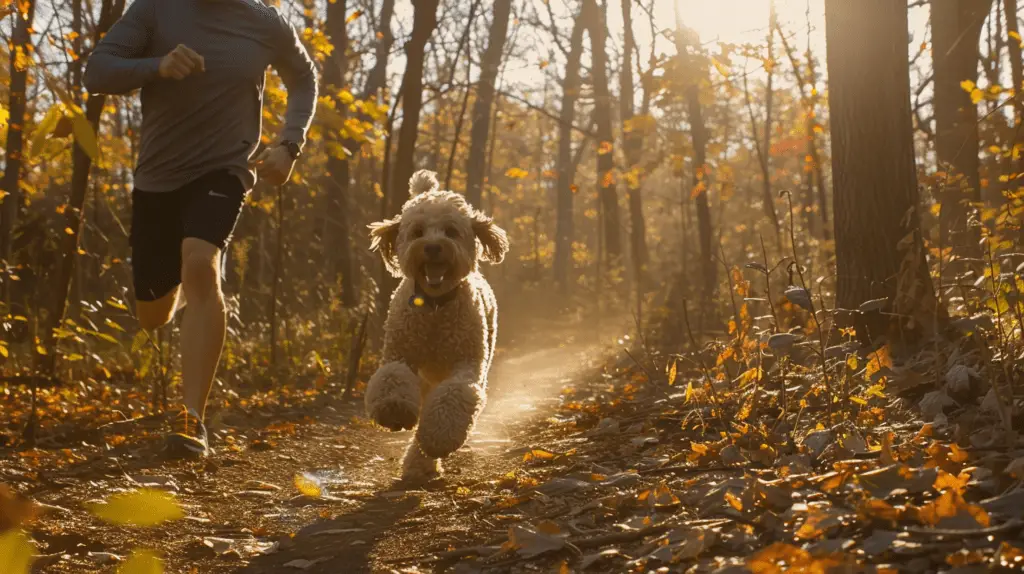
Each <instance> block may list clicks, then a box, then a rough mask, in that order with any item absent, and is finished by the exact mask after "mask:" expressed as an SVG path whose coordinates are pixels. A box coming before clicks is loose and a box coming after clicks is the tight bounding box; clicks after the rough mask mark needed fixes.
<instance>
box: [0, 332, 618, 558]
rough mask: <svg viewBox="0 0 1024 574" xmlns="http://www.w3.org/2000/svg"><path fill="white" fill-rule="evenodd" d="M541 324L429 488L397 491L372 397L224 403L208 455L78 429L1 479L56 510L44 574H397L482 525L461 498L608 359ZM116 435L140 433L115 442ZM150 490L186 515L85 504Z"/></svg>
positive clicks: (2, 467) (140, 429) (143, 437)
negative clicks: (155, 556)
mask: <svg viewBox="0 0 1024 574" xmlns="http://www.w3.org/2000/svg"><path fill="white" fill-rule="evenodd" d="M540 332H541V333H544V334H545V335H546V336H545V337H544V338H543V340H541V338H539V337H537V336H531V334H530V332H529V331H526V332H522V331H520V333H521V334H520V338H519V340H518V341H515V340H513V341H512V343H513V345H514V348H515V350H514V351H509V350H507V347H506V348H504V349H501V348H500V349H499V354H498V356H497V357H496V361H495V365H494V368H493V369H492V372H491V377H490V392H489V400H488V405H487V407H486V409H485V411H484V412H483V414H482V415H481V420H480V421H479V424H478V426H477V429H476V432H475V433H474V435H473V437H472V439H471V441H470V442H469V444H468V445H467V446H466V447H464V448H463V449H461V450H459V451H458V452H456V453H455V454H453V455H452V456H451V457H449V459H448V460H447V461H446V464H445V467H446V471H447V472H446V477H445V479H444V480H443V481H439V482H437V483H435V484H431V485H428V487H426V488H424V489H419V490H401V489H399V488H398V487H397V485H396V480H397V477H398V475H399V472H400V460H401V454H402V452H403V450H404V447H405V445H406V444H407V442H408V440H409V439H410V438H411V433H409V432H403V433H388V432H387V431H384V430H382V429H380V428H378V427H375V426H373V425H371V424H370V423H369V422H368V421H367V419H366V418H365V416H364V413H363V408H362V402H361V400H357V401H354V402H350V403H342V402H340V401H338V400H337V399H334V398H322V397H321V398H319V399H317V400H316V401H314V402H313V403H312V404H310V403H306V404H302V405H295V406H293V407H282V406H278V407H274V408H264V407H261V406H258V405H248V406H238V407H231V408H226V409H222V410H220V411H214V413H213V415H212V417H211V419H212V422H211V425H210V427H211V432H212V433H213V437H214V440H213V443H214V445H216V447H217V454H216V456H214V457H211V458H210V459H209V460H208V461H206V462H178V461H165V460H163V458H162V456H161V455H160V453H159V450H160V446H161V444H162V441H161V439H160V436H161V434H160V426H159V420H158V419H157V418H153V419H152V420H137V421H138V422H131V423H129V424H126V425H121V426H123V427H124V428H117V429H116V430H114V429H110V428H105V429H102V430H95V429H94V430H92V431H90V432H89V433H86V434H83V435H82V436H81V437H76V442H75V444H76V445H78V446H77V447H76V452H75V454H76V457H77V458H78V460H76V461H75V462H74V463H72V464H68V465H67V466H62V467H61V468H59V469H52V470H45V471H43V470H34V469H33V467H32V466H31V465H30V464H29V463H30V462H31V461H28V460H20V459H19V455H17V454H15V453H14V452H13V451H11V452H10V456H7V454H4V456H3V457H0V461H2V460H3V459H6V462H2V463H0V482H8V483H10V484H13V485H15V486H16V487H17V488H18V489H19V490H20V491H21V492H23V493H25V494H28V495H30V496H32V497H33V498H34V499H36V500H38V501H40V502H42V503H44V504H47V505H52V506H53V507H54V509H53V510H51V511H50V512H49V513H48V514H47V516H45V517H44V518H43V519H42V520H41V521H40V522H38V523H37V524H36V525H35V527H34V528H33V532H32V534H33V538H34V539H35V540H36V541H37V542H38V543H39V552H40V554H41V557H40V559H39V560H37V562H36V566H35V568H34V571H36V572H61V573H65V572H74V573H80V572H113V571H114V570H115V569H116V563H117V561H118V557H122V558H123V557H126V556H127V555H129V554H130V553H131V552H132V551H133V550H134V549H140V548H143V549H146V548H148V549H154V550H158V551H159V552H160V553H161V554H162V555H163V557H164V559H165V561H166V569H167V572H185V573H191V572H197V573H203V574H206V573H221V572H225V573H226V572H239V573H249V574H257V573H270V572H291V571H294V572H308V573H328V572H330V573H339V572H345V573H348V572H353V573H356V572H392V571H399V570H396V569H394V568H392V567H391V566H390V565H389V563H390V562H393V561H395V560H396V559H400V558H403V557H408V556H416V555H421V554H424V553H427V552H428V551H436V550H437V549H438V548H444V547H445V546H447V545H452V546H459V545H460V544H461V541H465V540H467V539H470V538H474V537H478V536H479V535H480V534H481V533H480V532H476V531H472V530H471V529H470V527H469V526H468V525H466V524H463V523H460V520H459V519H458V516H459V511H460V510H464V508H462V505H464V504H467V503H471V501H469V500H467V497H466V495H465V493H466V492H467V491H468V490H469V489H471V488H472V487H473V486H474V485H479V484H481V483H483V482H484V481H496V480H499V479H500V478H501V477H502V476H503V475H505V473H508V472H509V471H511V470H513V469H515V468H516V467H517V465H519V464H521V462H522V459H523V453H524V452H528V451H529V450H530V448H531V447H533V446H536V445H537V444H539V442H538V441H539V440H541V439H540V435H541V434H543V433H546V432H549V431H550V430H551V425H549V423H548V422H547V421H546V420H545V419H546V418H547V417H548V416H550V415H551V414H553V412H554V411H553V405H554V404H556V403H557V401H558V397H559V391H560V389H561V387H562V386H563V384H565V383H566V382H568V381H572V380H573V378H574V377H577V376H579V373H581V372H582V371H583V370H585V369H587V368H588V367H590V366H591V365H592V364H593V363H594V362H595V361H596V358H597V357H599V356H600V355H601V353H600V349H599V347H598V346H597V345H596V344H593V343H591V344H582V343H573V342H572V338H571V337H568V336H565V337H563V336H558V335H557V334H555V333H554V332H552V331H551V330H547V331H540ZM509 339H512V337H509ZM558 341H562V342H561V343H559V342H558ZM128 427H130V428H128ZM114 432H116V433H117V434H119V435H128V436H129V440H128V441H126V442H125V443H124V444H121V445H120V446H117V447H114V448H111V447H110V441H109V437H110V435H111V434H112V433H114ZM105 441H106V446H103V445H104V443H105ZM69 456H70V455H69ZM300 474H306V475H307V476H311V477H314V478H315V480H317V481H318V482H319V483H320V484H321V485H322V486H323V488H324V491H323V495H322V496H319V497H310V496H306V495H302V494H300V493H299V491H298V489H297V488H296V486H295V483H294V479H295V477H296V475H300ZM140 486H149V487H154V488H161V489H167V490H170V491H173V492H174V493H175V494H176V495H177V497H178V499H179V500H180V502H181V503H182V506H183V507H184V509H185V511H186V514H187V518H186V519H184V520H179V521H175V522H171V523H166V524H164V525H161V526H159V527H154V528H145V529H132V528H126V527H115V526H111V525H108V524H105V523H103V522H101V521H99V520H98V519H96V518H95V517H93V516H92V515H91V514H89V512H87V511H86V510H85V508H84V506H85V505H84V504H83V502H86V501H89V500H97V499H103V498H106V497H108V496H110V495H111V494H115V493H117V492H119V491H127V490H134V489H137V488H139V487H140ZM457 493H458V495H457ZM500 531H501V529H500V528H495V529H494V532H495V533H499V532H500ZM427 571H430V569H429V568H427Z"/></svg>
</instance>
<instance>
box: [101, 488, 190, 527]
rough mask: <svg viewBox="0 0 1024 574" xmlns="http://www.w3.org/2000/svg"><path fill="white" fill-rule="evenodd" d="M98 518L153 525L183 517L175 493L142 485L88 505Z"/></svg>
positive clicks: (110, 521)
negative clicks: (137, 488) (101, 502)
mask: <svg viewBox="0 0 1024 574" xmlns="http://www.w3.org/2000/svg"><path fill="white" fill-rule="evenodd" d="M89 510H90V512H92V513H93V514H94V515H95V516H97V517H98V518H100V519H102V520H104V521H106V522H109V523H111V524H117V525H120V526H156V525H158V524H162V523H164V522H168V521H171V520H178V519H180V518H182V517H184V516H185V513H184V512H183V511H182V510H181V507H180V506H179V505H178V502H177V501H176V500H175V498H174V495H172V494H170V493H167V492H163V491H160V490H153V489H149V488H141V489H139V490H135V491H132V492H128V493H125V494H118V495H115V496H112V497H110V498H109V499H108V500H107V502H106V503H105V504H91V505H89Z"/></svg>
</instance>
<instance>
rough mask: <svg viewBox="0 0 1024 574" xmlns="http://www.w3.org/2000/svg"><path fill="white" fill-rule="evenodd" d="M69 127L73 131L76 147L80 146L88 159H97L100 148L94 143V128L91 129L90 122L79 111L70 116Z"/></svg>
mask: <svg viewBox="0 0 1024 574" xmlns="http://www.w3.org/2000/svg"><path fill="white" fill-rule="evenodd" d="M71 127H72V128H73V129H74V131H75V143H76V144H78V147H80V148H82V151H84V152H85V155H87V156H89V159H91V160H92V161H99V159H100V148H99V144H97V143H96V130H94V129H92V124H90V123H89V120H88V119H86V117H85V115H84V114H82V113H81V112H79V113H76V114H74V115H73V116H71Z"/></svg>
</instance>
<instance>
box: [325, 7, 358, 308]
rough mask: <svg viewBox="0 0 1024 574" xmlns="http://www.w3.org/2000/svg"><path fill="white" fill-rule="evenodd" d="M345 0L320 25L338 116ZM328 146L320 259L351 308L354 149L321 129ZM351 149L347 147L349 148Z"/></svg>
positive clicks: (354, 294) (354, 293) (344, 68)
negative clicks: (324, 236) (327, 47)
mask: <svg viewBox="0 0 1024 574" xmlns="http://www.w3.org/2000/svg"><path fill="white" fill-rule="evenodd" d="M347 11H348V10H347V2H346V0H334V1H333V2H328V4H327V17H326V20H325V23H324V27H325V31H326V32H327V37H328V39H329V40H330V42H331V45H332V46H333V47H334V50H333V51H332V52H331V55H330V57H329V58H328V59H327V63H326V65H325V66H324V71H323V83H324V86H325V88H326V89H325V90H324V91H325V92H326V93H328V94H330V95H331V96H332V97H333V98H334V103H335V109H336V111H337V112H338V114H339V115H340V116H342V117H345V116H346V115H347V113H346V112H347V110H346V107H345V104H344V103H343V102H342V101H341V100H340V99H339V98H338V97H337V94H338V93H339V92H340V91H341V90H342V89H343V88H344V87H345V76H346V75H347V72H348V64H349V62H348V49H349V37H348V23H347V22H346V21H345V20H346V18H347V14H346V12H347ZM325 136H326V139H327V140H328V142H330V143H331V144H333V145H329V146H328V148H327V150H328V156H327V175H328V177H327V178H325V179H326V181H327V185H328V187H329V189H328V190H327V205H328V209H327V221H328V225H327V229H328V230H330V231H333V233H328V235H327V241H325V242H324V246H325V247H326V249H325V252H324V256H325V258H326V259H327V260H328V261H329V263H330V264H332V265H330V267H329V269H330V273H329V274H328V279H329V280H330V281H331V284H332V285H333V284H335V283H336V282H337V281H338V280H339V279H340V280H341V304H342V306H343V307H346V308H352V307H355V306H356V305H358V304H359V289H358V277H357V275H358V271H357V268H356V267H357V266H356V264H355V257H354V254H353V246H352V229H351V227H352V224H351V221H350V218H349V215H350V213H351V203H352V200H351V198H350V197H349V196H350V194H351V191H350V187H351V177H350V170H351V169H352V166H351V164H350V161H349V155H350V154H351V153H353V151H354V150H357V149H358V145H354V146H353V145H352V142H350V141H344V140H343V138H341V134H340V133H339V131H338V130H336V129H329V130H325ZM349 146H351V147H349Z"/></svg>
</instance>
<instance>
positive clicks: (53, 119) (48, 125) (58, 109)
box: [28, 104, 64, 157]
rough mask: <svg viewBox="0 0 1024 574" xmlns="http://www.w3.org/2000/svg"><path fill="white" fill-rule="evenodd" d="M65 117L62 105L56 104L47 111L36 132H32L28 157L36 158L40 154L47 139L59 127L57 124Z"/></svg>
mask: <svg viewBox="0 0 1024 574" xmlns="http://www.w3.org/2000/svg"><path fill="white" fill-rule="evenodd" d="M62 117H64V106H62V105H60V104H54V105H52V106H50V109H49V110H47V112H46V115H45V116H43V119H42V121H40V122H39V125H37V126H36V129H35V131H34V132H32V143H31V145H30V146H29V151H28V155H29V157H34V156H36V155H38V154H39V151H40V150H41V149H43V145H45V144H46V138H47V136H49V135H50V134H51V133H53V130H54V129H55V128H56V127H57V122H59V121H60V119H61V118H62Z"/></svg>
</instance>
